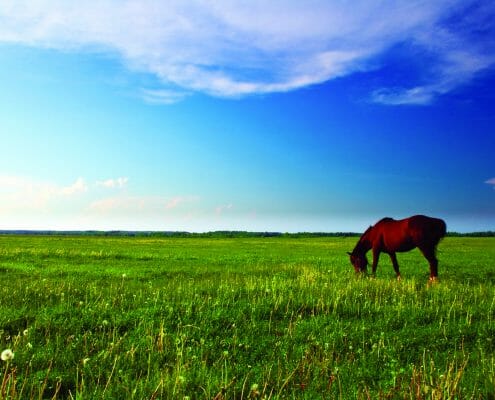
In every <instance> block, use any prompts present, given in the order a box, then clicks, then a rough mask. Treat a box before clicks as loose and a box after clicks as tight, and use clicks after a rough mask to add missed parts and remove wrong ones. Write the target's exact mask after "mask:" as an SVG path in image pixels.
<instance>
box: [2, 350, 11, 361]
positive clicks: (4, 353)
mask: <svg viewBox="0 0 495 400" xmlns="http://www.w3.org/2000/svg"><path fill="white" fill-rule="evenodd" d="M0 358H1V359H2V360H3V361H10V360H12V359H13V358H14V353H13V352H12V350H10V349H5V350H4V351H2V355H1V356H0Z"/></svg>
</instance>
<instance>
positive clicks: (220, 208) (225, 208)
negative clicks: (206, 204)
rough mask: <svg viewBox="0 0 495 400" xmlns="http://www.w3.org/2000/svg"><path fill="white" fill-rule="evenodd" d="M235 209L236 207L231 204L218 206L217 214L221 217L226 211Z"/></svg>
mask: <svg viewBox="0 0 495 400" xmlns="http://www.w3.org/2000/svg"><path fill="white" fill-rule="evenodd" d="M233 207H234V206H233V205H232V204H231V203H229V204H225V205H221V206H218V207H216V208H215V214H216V215H217V216H221V215H222V214H223V213H224V212H225V211H229V210H232V208H233Z"/></svg>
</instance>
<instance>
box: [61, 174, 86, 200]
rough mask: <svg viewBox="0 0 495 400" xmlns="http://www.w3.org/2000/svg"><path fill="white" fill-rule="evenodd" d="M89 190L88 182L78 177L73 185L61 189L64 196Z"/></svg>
mask: <svg viewBox="0 0 495 400" xmlns="http://www.w3.org/2000/svg"><path fill="white" fill-rule="evenodd" d="M87 191H88V185H87V184H86V182H85V181H84V179H83V178H78V179H77V180H76V181H75V182H74V183H73V184H72V185H69V186H66V187H63V188H61V189H60V193H61V194H63V195H64V196H72V195H75V194H78V193H84V192H87Z"/></svg>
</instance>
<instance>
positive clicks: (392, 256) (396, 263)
mask: <svg viewBox="0 0 495 400" xmlns="http://www.w3.org/2000/svg"><path fill="white" fill-rule="evenodd" d="M389 255H390V260H392V265H393V267H394V271H395V275H397V280H400V272H399V263H398V262H397V256H396V255H395V253H390V254H389Z"/></svg>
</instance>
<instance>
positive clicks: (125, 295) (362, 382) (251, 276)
mask: <svg viewBox="0 0 495 400" xmlns="http://www.w3.org/2000/svg"><path fill="white" fill-rule="evenodd" d="M356 241H357V238H310V239H296V238H249V239H242V238H236V239H206V238H184V239H180V238H168V239H167V238H150V237H149V238H123V237H110V238H109V237H84V236H78V237H57V236H9V235H7V236H0V274H1V275H0V276H1V278H2V284H1V287H0V291H1V293H0V351H2V350H5V349H11V350H12V351H13V353H14V357H13V358H12V359H8V355H7V354H6V355H5V357H3V358H7V359H6V360H2V361H0V362H1V365H0V367H1V374H2V378H1V379H2V383H1V389H0V391H1V393H0V398H2V399H3V398H12V399H42V398H43V399H45V398H47V399H50V398H58V399H65V398H69V399H70V398H73V399H76V398H77V399H217V400H219V399H252V398H260V399H263V398H267V399H287V398H288V399H291V398H293V399H319V398H322V399H334V398H335V399H352V398H362V399H368V398H372V399H376V398H382V399H389V398H390V399H395V398H397V399H453V398H458V399H470V398H474V399H481V398H483V399H489V398H495V285H494V283H495V239H494V238H452V237H448V238H446V239H444V240H443V241H442V242H441V243H440V246H439V254H438V256H439V260H440V268H439V275H440V282H439V283H438V284H435V285H432V286H428V285H427V280H428V273H429V271H428V267H427V263H426V260H424V259H423V258H422V256H421V255H420V253H419V252H418V251H417V250H415V251H413V252H409V253H405V254H399V263H400V265H401V272H402V275H403V280H402V281H401V282H397V281H396V280H395V279H394V272H393V270H392V267H391V264H390V261H389V260H388V257H386V256H382V258H381V260H380V265H379V266H378V272H377V278H376V279H369V278H361V279H358V278H356V277H355V276H354V273H353V270H352V267H351V266H350V264H349V261H348V258H347V256H346V254H345V252H346V251H348V250H352V248H353V246H354V244H355V242H356Z"/></svg>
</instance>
